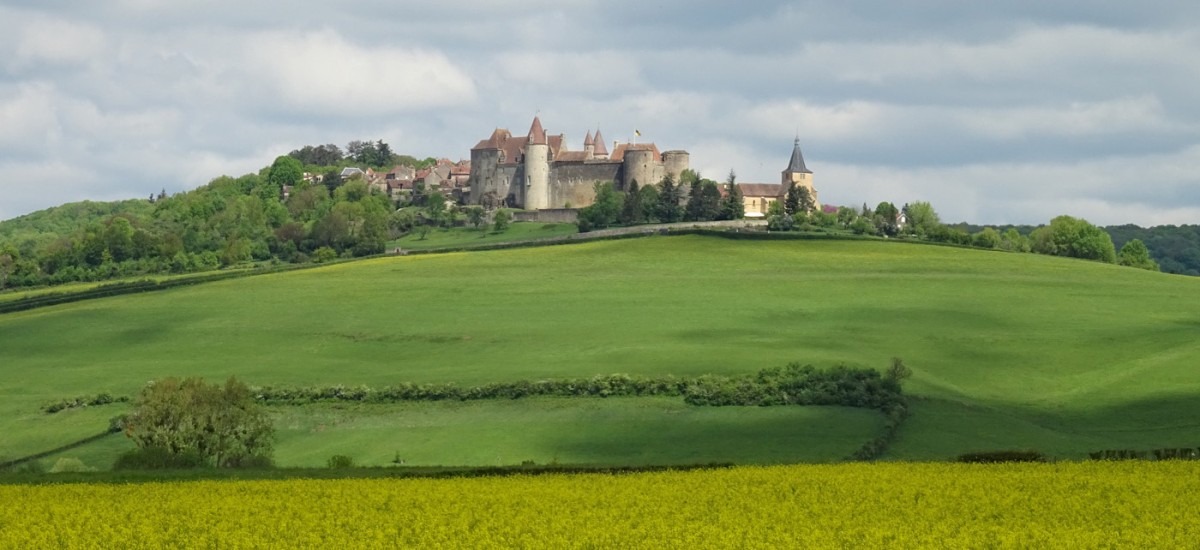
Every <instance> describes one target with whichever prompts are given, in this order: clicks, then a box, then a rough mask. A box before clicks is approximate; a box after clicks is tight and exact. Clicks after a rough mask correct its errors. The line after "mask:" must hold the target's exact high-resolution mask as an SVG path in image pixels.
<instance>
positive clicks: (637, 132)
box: [633, 130, 642, 137]
mask: <svg viewBox="0 0 1200 550" xmlns="http://www.w3.org/2000/svg"><path fill="white" fill-rule="evenodd" d="M633 135H635V136H638V137H641V136H642V131H641V130H634V131H633Z"/></svg>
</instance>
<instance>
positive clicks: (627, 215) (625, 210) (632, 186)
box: [618, 179, 646, 225]
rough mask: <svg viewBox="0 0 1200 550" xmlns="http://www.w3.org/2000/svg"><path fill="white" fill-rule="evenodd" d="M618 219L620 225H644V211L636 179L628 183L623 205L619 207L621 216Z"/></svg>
mask: <svg viewBox="0 0 1200 550" xmlns="http://www.w3.org/2000/svg"><path fill="white" fill-rule="evenodd" d="M618 218H619V220H620V222H621V225H637V224H639V223H646V210H645V208H643V207H642V193H641V190H640V189H638V182H637V180H636V179H635V180H633V181H630V182H629V189H628V190H626V191H625V200H624V204H622V205H621V215H620V216H619V217H618Z"/></svg>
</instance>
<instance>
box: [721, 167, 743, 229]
mask: <svg viewBox="0 0 1200 550" xmlns="http://www.w3.org/2000/svg"><path fill="white" fill-rule="evenodd" d="M745 216H746V203H745V202H744V201H743V200H742V190H741V189H738V186H737V174H736V173H734V171H733V170H730V171H729V177H727V178H725V198H724V199H723V200H722V202H721V215H720V216H719V217H718V218H717V219H720V220H740V219H742V218H744V217H745Z"/></svg>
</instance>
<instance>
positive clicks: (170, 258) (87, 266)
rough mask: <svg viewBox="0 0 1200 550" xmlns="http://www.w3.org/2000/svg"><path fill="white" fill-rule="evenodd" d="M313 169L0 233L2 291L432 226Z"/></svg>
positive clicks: (337, 247) (266, 171)
mask: <svg viewBox="0 0 1200 550" xmlns="http://www.w3.org/2000/svg"><path fill="white" fill-rule="evenodd" d="M314 168H316V167H313V166H305V165H303V164H301V163H300V161H299V160H297V159H296V158H294V157H293V156H291V155H284V156H280V157H278V158H277V159H276V160H275V162H274V163H272V165H271V166H269V167H266V168H263V169H262V170H261V171H259V172H258V173H252V174H246V175H244V176H241V177H238V178H233V177H228V176H222V177H219V178H216V179H214V180H212V181H211V182H209V183H208V184H206V185H204V186H201V187H199V188H197V189H195V190H192V191H188V192H183V193H177V194H175V195H171V196H166V195H165V193H164V194H162V195H160V196H158V197H153V196H152V197H151V200H149V201H147V200H141V201H124V202H121V203H115V204H113V205H107V206H106V203H80V204H78V205H66V206H64V207H60V208H61V209H62V210H61V211H60V210H59V209H51V210H49V211H46V212H43V213H36V214H35V215H31V216H30V217H29V218H30V219H29V220H23V219H18V220H13V222H12V223H9V224H5V225H7V226H9V229H8V230H6V233H0V289H3V288H11V287H24V286H41V285H50V284H60V283H67V282H74V281H99V280H107V279H111V278H117V277H130V276H138V275H145V274H153V273H187V272H198V271H207V270H213V269H217V268H220V267H225V266H232V265H237V264H240V263H243V262H268V261H277V262H293V263H302V262H309V261H327V260H330V259H333V258H337V257H350V256H364V255H370V254H378V253H380V252H383V251H384V249H385V247H386V244H387V242H388V241H390V240H392V239H395V238H397V237H399V236H400V235H402V234H404V233H405V232H407V231H410V230H412V228H413V227H414V226H415V225H419V224H421V223H424V222H426V221H427V217H426V216H422V215H418V214H414V213H413V212H412V210H411V209H406V210H405V211H398V210H397V206H401V205H398V204H396V203H394V202H393V201H392V199H391V198H390V197H389V196H387V195H386V194H384V193H382V192H380V191H378V190H375V189H373V188H371V187H370V186H369V185H368V184H367V183H366V182H365V181H363V180H362V179H361V177H355V178H350V179H349V180H346V181H343V180H342V178H341V177H340V176H336V177H334V178H330V177H328V175H327V177H323V178H318V179H307V178H305V177H304V174H305V172H309V173H312V172H313V171H314ZM285 189H286V190H287V191H288V193H287V195H286V197H285V194H284V191H285ZM414 203H419V204H414ZM434 203H436V204H437V205H438V206H443V207H444V199H443V198H442V197H441V195H440V194H438V193H436V192H427V191H425V190H424V189H423V188H422V189H418V190H417V191H416V192H414V193H413V195H412V199H411V200H409V201H406V202H405V203H404V206H408V205H415V206H418V207H419V208H425V207H426V206H427V205H429V204H434ZM71 214H76V215H75V216H72V215H71Z"/></svg>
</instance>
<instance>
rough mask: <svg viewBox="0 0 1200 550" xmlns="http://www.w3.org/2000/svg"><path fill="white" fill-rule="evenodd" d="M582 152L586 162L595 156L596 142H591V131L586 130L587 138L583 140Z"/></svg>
mask: <svg viewBox="0 0 1200 550" xmlns="http://www.w3.org/2000/svg"><path fill="white" fill-rule="evenodd" d="M583 152H584V153H586V154H587V156H586V157H585V158H587V159H588V160H591V159H592V157H593V156H595V154H596V142H595V141H593V140H592V131H591V130H588V133H587V137H586V138H584V139H583Z"/></svg>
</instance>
